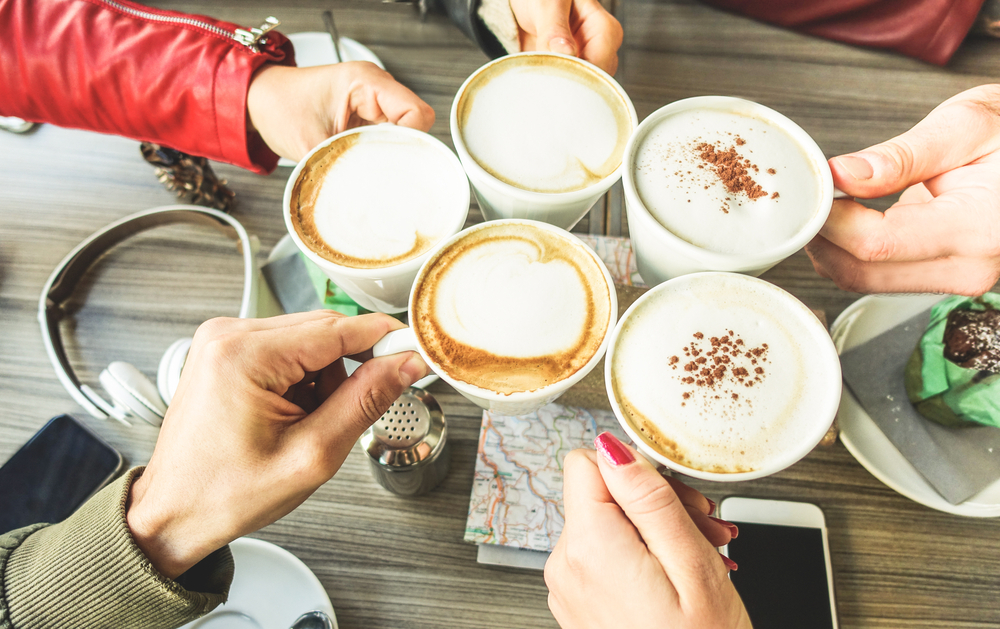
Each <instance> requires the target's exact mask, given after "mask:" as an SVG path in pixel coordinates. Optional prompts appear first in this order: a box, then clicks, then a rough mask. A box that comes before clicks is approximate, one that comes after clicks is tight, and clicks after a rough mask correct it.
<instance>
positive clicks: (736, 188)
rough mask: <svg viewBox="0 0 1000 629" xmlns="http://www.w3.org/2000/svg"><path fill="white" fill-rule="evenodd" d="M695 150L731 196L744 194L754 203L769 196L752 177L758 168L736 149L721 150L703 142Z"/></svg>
mask: <svg viewBox="0 0 1000 629" xmlns="http://www.w3.org/2000/svg"><path fill="white" fill-rule="evenodd" d="M737 140H738V142H737V144H738V145H739V146H742V144H739V138H737ZM743 144H746V142H743ZM695 150H696V151H697V152H698V157H699V158H701V159H702V161H704V162H705V163H706V164H708V165H710V166H711V167H712V168H713V169H714V170H715V174H716V175H718V176H719V179H721V180H722V183H723V185H724V186H725V187H726V190H727V191H728V192H729V193H730V194H740V193H743V194H745V195H747V196H748V197H749V198H750V199H751V200H754V201H756V200H757V199H759V198H761V197H763V196H767V194H768V193H767V191H766V190H764V189H763V188H762V187H761V186H760V184H758V183H757V182H756V181H754V179H753V177H751V176H750V170H755V171H756V170H758V169H757V166H756V165H755V164H752V163H751V162H750V160H747V159H744V158H743V157H742V156H741V155H740V154H739V153H737V152H736V147H733V146H731V147H729V148H728V149H725V150H719V149H717V148H716V147H715V146H714V145H712V144H709V143H708V142H702V143H700V144H698V145H697V146H695Z"/></svg>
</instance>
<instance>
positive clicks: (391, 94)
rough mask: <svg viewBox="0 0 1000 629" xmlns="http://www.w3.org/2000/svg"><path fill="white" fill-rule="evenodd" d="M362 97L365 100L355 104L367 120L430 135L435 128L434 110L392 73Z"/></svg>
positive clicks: (370, 87)
mask: <svg viewBox="0 0 1000 629" xmlns="http://www.w3.org/2000/svg"><path fill="white" fill-rule="evenodd" d="M361 93H362V94H363V98H361V99H359V100H357V102H356V103H352V104H354V105H355V107H354V111H355V112H356V113H357V114H358V115H359V116H361V117H362V118H364V119H365V120H368V121H370V122H391V123H393V124H398V125H400V126H402V127H410V128H411V129H418V130H420V131H430V129H431V127H432V126H433V125H434V118H435V114H434V109H433V108H432V107H431V106H430V105H428V104H427V103H425V102H424V101H423V100H422V99H421V98H420V97H419V96H417V95H416V94H414V93H413V91H411V90H410V89H409V88H407V87H406V86H405V85H403V84H402V83H400V82H399V81H397V80H395V79H394V78H392V76H391V75H389V74H388V73H383V76H380V77H379V79H378V80H376V81H373V82H372V84H371V85H370V86H369V89H365V90H362V92H361Z"/></svg>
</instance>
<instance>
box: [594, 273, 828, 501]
mask: <svg viewBox="0 0 1000 629" xmlns="http://www.w3.org/2000/svg"><path fill="white" fill-rule="evenodd" d="M709 276H722V277H725V278H727V279H735V280H737V281H741V282H748V283H751V284H755V285H757V286H764V287H766V289H767V290H769V291H771V292H772V294H774V295H775V296H776V297H777V298H778V299H781V300H783V301H784V302H785V303H786V304H788V306H789V307H790V309H791V310H793V311H794V312H795V313H796V314H798V315H799V316H801V317H802V321H803V322H804V324H805V326H806V327H807V328H812V334H811V335H810V336H809V339H810V340H811V341H813V344H812V346H811V348H810V349H811V350H813V351H812V353H811V354H810V356H811V357H813V358H818V359H822V360H824V364H825V365H826V367H825V368H826V369H827V370H829V371H830V373H829V378H830V381H831V383H832V384H831V385H830V388H829V389H828V390H825V392H826V395H825V396H824V398H823V399H820V400H818V401H817V403H816V404H815V405H813V406H812V407H811V408H810V413H812V414H814V415H820V416H822V417H829V418H830V421H829V422H828V423H827V422H826V420H823V422H816V423H815V424H814V425H813V427H812V429H811V430H809V431H803V436H802V438H801V439H800V440H798V442H797V445H796V447H795V448H792V449H789V450H788V451H787V452H786V453H785V454H784V456H781V457H779V458H776V459H775V460H774V462H773V464H771V465H768V466H766V467H761V468H760V469H756V470H753V471H751V472H733V473H723V472H707V471H704V470H699V469H695V468H692V467H688V466H686V465H682V464H680V463H677V462H676V461H674V460H673V459H670V458H668V457H666V456H664V455H662V454H660V453H659V452H657V451H656V450H654V449H653V448H652V446H650V445H649V444H648V443H646V441H645V440H644V439H643V438H642V437H641V436H639V434H638V433H637V432H636V431H635V430H634V429H633V428H632V427H631V426H630V425H629V423H628V421H627V420H626V419H625V417H624V413H623V412H622V409H621V406H620V405H619V404H618V400H617V398H616V397H615V392H614V387H613V386H612V384H611V371H612V366H613V364H614V353H615V349H616V348H617V346H618V338H619V336H620V335H621V330H622V329H623V328H624V326H625V324H626V323H627V322H628V320H629V318H630V317H631V316H632V313H633V312H634V311H635V310H636V309H637V308H639V307H641V305H642V304H643V303H645V302H647V301H649V300H650V299H653V298H654V297H655V296H656V295H659V294H660V293H663V292H666V291H668V290H672V289H673V288H675V287H677V286H678V285H680V284H684V283H689V282H692V281H698V280H700V279H702V278H705V277H709ZM824 339H825V340H824ZM824 354H825V355H824ZM604 386H605V389H606V391H607V395H608V400H609V401H610V402H611V409H612V411H613V412H614V414H615V418H616V419H617V420H618V424H619V425H620V426H621V427H622V430H624V431H625V434H627V435H628V436H629V438H630V439H632V441H633V443H634V444H635V447H636V448H637V449H638V450H639V451H640V452H642V453H643V454H644V455H645V456H647V457H649V458H651V459H653V460H655V461H656V462H658V463H659V464H660V465H663V466H665V467H667V468H669V469H671V470H674V471H676V472H679V473H681V474H684V475H686V476H690V477H692V478H698V479H701V480H710V481H718V482H738V481H747V480H754V479H757V478H763V477H765V476H770V475H772V474H776V473H778V472H780V471H782V470H784V469H786V468H788V467H791V466H792V465H794V464H795V463H797V462H799V461H800V460H802V458H804V457H805V456H806V455H807V454H809V453H810V452H812V450H813V449H814V448H815V447H816V446H817V445H818V444H819V442H820V441H821V440H822V439H823V436H824V435H826V433H827V432H828V431H829V430H830V425H831V424H832V422H833V419H834V417H835V416H836V414H837V409H838V408H839V407H840V398H841V393H842V390H843V381H842V379H841V370H840V356H839V354H838V353H837V350H836V347H835V346H834V344H833V338H832V337H831V336H830V333H829V331H828V330H827V329H826V328H825V327H824V326H823V324H822V322H820V320H819V319H818V318H816V315H815V314H814V313H813V312H812V311H811V310H810V309H809V308H808V307H807V306H806V305H805V304H804V303H802V302H801V301H800V300H799V299H798V298H796V297H795V296H794V295H792V294H791V293H789V292H788V291H786V290H784V289H783V288H781V287H779V286H776V285H775V284H772V283H771V282H768V281H766V280H762V279H760V278H756V277H751V276H748V275H743V274H740V273H730V272H726V271H705V272H701V273H690V274H687V275H681V276H679V277H675V278H673V279H670V280H667V281H666V282H663V283H662V284H658V285H657V286H655V287H653V288H651V289H650V290H649V291H647V292H646V293H645V294H644V295H642V296H641V297H639V299H637V300H636V301H635V303H633V304H632V305H631V306H629V308H628V310H626V311H625V312H624V314H622V316H621V317H620V318H619V319H618V323H617V324H616V325H615V330H614V332H613V333H612V334H611V339H610V342H609V343H608V348H607V352H606V360H605V362H604Z"/></svg>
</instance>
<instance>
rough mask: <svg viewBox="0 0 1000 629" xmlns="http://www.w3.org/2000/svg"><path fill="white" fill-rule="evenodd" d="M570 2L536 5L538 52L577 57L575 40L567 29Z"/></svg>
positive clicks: (557, 0) (571, 32)
mask: <svg viewBox="0 0 1000 629" xmlns="http://www.w3.org/2000/svg"><path fill="white" fill-rule="evenodd" d="M572 4H573V2H572V0H554V1H551V2H541V3H539V4H538V5H536V11H537V13H536V14H535V38H536V39H537V41H538V48H539V50H548V51H549V52H558V53H562V54H564V55H572V56H574V57H575V56H576V55H577V49H576V40H575V38H574V37H573V30H572V29H571V28H570V27H569V16H570V10H571V7H572Z"/></svg>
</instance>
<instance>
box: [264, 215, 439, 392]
mask: <svg viewBox="0 0 1000 629" xmlns="http://www.w3.org/2000/svg"><path fill="white" fill-rule="evenodd" d="M298 252H299V248H298V247H296V246H295V242H294V241H293V240H292V237H291V236H289V235H288V234H285V235H284V236H282V237H281V240H279V241H278V243H277V244H276V245H274V248H273V249H271V253H270V255H268V256H267V261H268V262H274V261H275V260H280V259H282V258H286V257H288V256H290V255H294V254H296V253H298ZM360 366H361V363H359V362H358V361H356V360H351V359H350V358H345V359H344V368H345V369H346V370H347V375H351V374H352V373H354V370H355V369H357V368H358V367H360ZM439 379H440V378H439V377H438V375H437V374H434V373H432V374H431V375H429V376H427V377H426V378H421V379H420V380H417V381H416V382H414V383H413V386H415V387H416V388H418V389H426V388H427V387H429V386H430V385H432V384H434V383H435V382H437V381H438V380H439Z"/></svg>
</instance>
